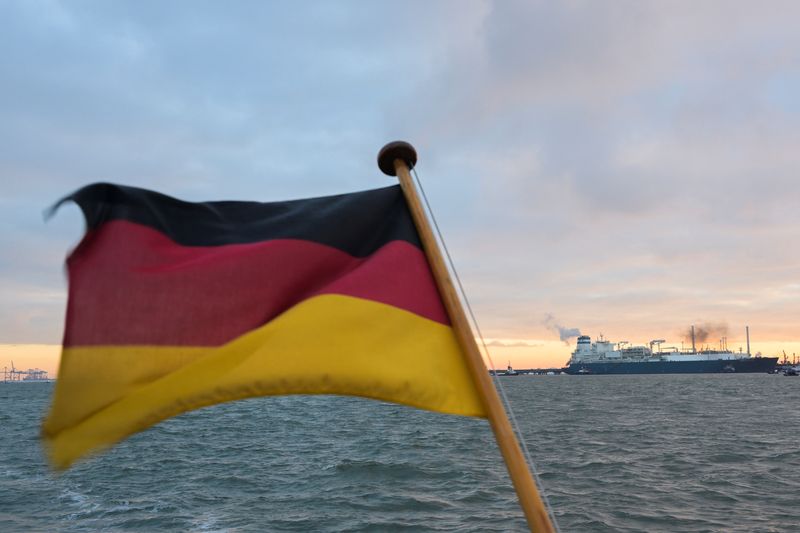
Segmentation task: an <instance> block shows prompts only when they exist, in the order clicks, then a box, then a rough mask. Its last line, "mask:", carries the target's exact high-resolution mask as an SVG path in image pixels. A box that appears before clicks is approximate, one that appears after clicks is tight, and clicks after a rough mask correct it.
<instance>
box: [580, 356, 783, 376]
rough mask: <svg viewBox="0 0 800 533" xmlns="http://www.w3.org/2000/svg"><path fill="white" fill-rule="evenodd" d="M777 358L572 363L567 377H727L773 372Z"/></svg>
mask: <svg viewBox="0 0 800 533" xmlns="http://www.w3.org/2000/svg"><path fill="white" fill-rule="evenodd" d="M777 363H778V358H777V357H753V358H750V359H728V360H725V359H715V360H710V361H641V362H619V363H572V364H570V365H569V367H567V370H566V373H567V374H575V375H586V374H590V375H598V374H599V375H602V374H725V373H732V374H738V373H753V372H767V373H768V372H772V371H773V370H774V369H775V365H777Z"/></svg>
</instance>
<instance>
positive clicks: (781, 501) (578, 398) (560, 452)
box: [0, 374, 800, 532]
mask: <svg viewBox="0 0 800 533" xmlns="http://www.w3.org/2000/svg"><path fill="white" fill-rule="evenodd" d="M501 383H502V385H503V388H504V389H505V391H506V393H507V395H508V398H509V400H510V403H511V405H512V407H513V410H514V413H515V415H516V419H517V421H518V423H519V425H520V428H521V431H522V433H523V435H524V437H525V441H526V443H527V446H528V448H529V449H530V451H531V454H532V456H533V459H534V461H535V463H536V466H537V468H538V472H539V475H540V478H541V481H542V483H543V486H544V489H545V491H546V493H547V496H548V498H549V501H550V504H551V505H552V508H553V510H554V514H555V516H556V518H557V520H558V524H559V526H560V528H561V530H562V531H565V532H567V531H575V532H592V531H615V532H625V531H674V532H679V531H687V532H688V531H691V532H701V531H719V532H723V531H724V532H730V531H742V532H745V531H746V532H754V531H786V532H789V531H800V501H799V500H800V449H799V448H798V446H799V445H800V409H798V406H799V405H800V377H799V378H792V377H784V376H779V375H766V374H763V375H762V374H750V375H676V376H518V377H506V378H501ZM52 389H53V386H52V385H51V384H0V531H3V532H9V531H10V532H13V531H65V532H67V531H97V530H103V531H241V532H244V531H403V530H407V531H521V530H525V521H524V518H523V516H522V512H521V510H520V509H519V506H518V504H517V500H516V496H515V493H514V491H513V488H512V486H511V483H510V481H509V478H508V475H507V473H506V470H505V466H504V464H503V462H502V460H501V458H500V454H499V452H498V450H497V447H496V445H495V444H494V439H493V436H492V433H491V431H490V429H489V426H488V424H487V423H486V422H485V421H483V420H478V419H472V418H464V417H457V416H448V415H441V414H436V413H429V412H425V411H420V410H416V409H412V408H407V407H403V406H398V405H392V404H387V403H381V402H375V401H369V400H362V399H358V398H343V397H332V396H294V397H276V398H257V399H252V400H247V401H240V402H234V403H229V404H224V405H219V406H215V407H211V408H206V409H202V410H199V411H195V412H192V413H187V414H185V415H183V416H180V417H177V418H175V419H172V420H168V421H166V422H163V423H161V424H159V425H157V426H155V427H153V428H151V429H149V430H148V431H145V432H143V433H140V434H138V435H135V436H133V437H132V438H130V439H128V440H127V441H125V442H123V443H121V444H119V445H118V446H116V447H115V448H113V449H112V450H110V451H109V452H107V453H105V454H102V455H99V456H96V457H93V458H90V459H89V460H86V461H84V462H82V463H79V464H78V465H77V466H75V467H73V468H72V469H71V470H69V471H68V472H66V473H64V474H61V475H54V474H53V473H52V472H51V471H50V470H49V469H48V467H47V465H46V463H45V461H44V458H43V455H42V450H41V447H40V443H39V440H38V435H39V424H40V421H41V418H42V416H43V415H44V413H45V411H46V409H47V407H48V404H49V401H50V396H51V394H52Z"/></svg>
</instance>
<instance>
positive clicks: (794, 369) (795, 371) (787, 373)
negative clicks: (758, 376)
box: [783, 366, 800, 376]
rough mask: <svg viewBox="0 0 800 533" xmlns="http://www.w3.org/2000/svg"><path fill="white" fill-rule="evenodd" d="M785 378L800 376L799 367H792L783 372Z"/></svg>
mask: <svg viewBox="0 0 800 533" xmlns="http://www.w3.org/2000/svg"><path fill="white" fill-rule="evenodd" d="M783 375H784V376H800V372H798V367H796V366H790V367H788V368H786V370H784V371H783Z"/></svg>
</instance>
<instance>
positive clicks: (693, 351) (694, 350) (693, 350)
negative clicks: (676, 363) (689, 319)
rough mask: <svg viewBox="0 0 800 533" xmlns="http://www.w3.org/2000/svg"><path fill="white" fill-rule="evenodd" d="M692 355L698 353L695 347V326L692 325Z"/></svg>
mask: <svg viewBox="0 0 800 533" xmlns="http://www.w3.org/2000/svg"><path fill="white" fill-rule="evenodd" d="M692 353H697V349H696V348H695V346H694V324H692Z"/></svg>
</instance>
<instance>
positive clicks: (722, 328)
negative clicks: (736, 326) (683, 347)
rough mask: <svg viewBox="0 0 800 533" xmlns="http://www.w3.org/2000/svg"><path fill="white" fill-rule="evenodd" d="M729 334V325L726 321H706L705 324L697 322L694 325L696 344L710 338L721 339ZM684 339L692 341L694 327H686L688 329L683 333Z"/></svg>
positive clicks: (713, 339)
mask: <svg viewBox="0 0 800 533" xmlns="http://www.w3.org/2000/svg"><path fill="white" fill-rule="evenodd" d="M727 336H728V325H727V324H725V323H722V322H720V323H716V324H714V323H711V322H706V323H705V324H695V325H694V340H695V343H696V344H703V343H704V342H706V341H708V340H712V341H716V340H717V339H721V338H722V337H727ZM683 340H684V341H685V342H692V328H691V327H688V328H686V331H685V332H684V334H683Z"/></svg>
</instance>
